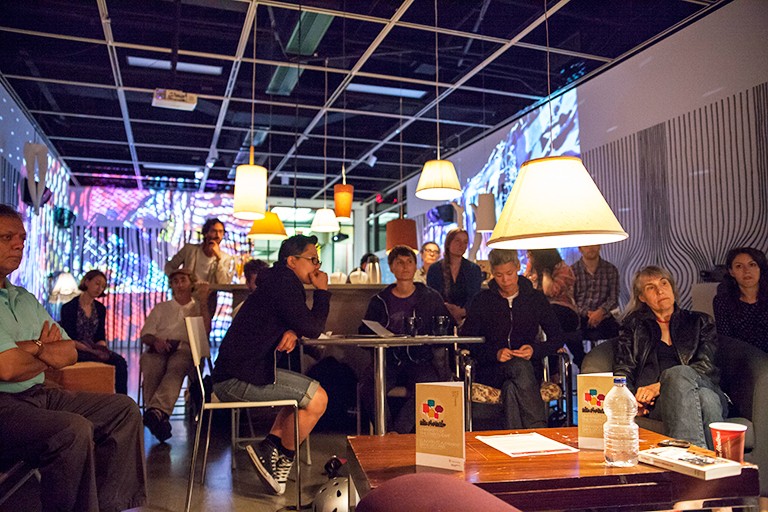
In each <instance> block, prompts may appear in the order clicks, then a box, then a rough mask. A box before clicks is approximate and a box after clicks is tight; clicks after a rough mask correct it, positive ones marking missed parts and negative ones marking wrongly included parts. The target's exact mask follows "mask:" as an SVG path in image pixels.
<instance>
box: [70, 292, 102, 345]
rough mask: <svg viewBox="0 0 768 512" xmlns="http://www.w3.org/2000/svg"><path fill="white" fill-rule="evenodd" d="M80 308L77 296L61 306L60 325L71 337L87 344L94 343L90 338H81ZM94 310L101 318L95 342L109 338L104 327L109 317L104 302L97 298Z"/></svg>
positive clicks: (94, 302)
mask: <svg viewBox="0 0 768 512" xmlns="http://www.w3.org/2000/svg"><path fill="white" fill-rule="evenodd" d="M78 309H80V297H75V298H74V299H72V300H71V301H69V302H67V303H66V304H64V305H63V306H61V321H60V322H59V325H60V326H61V328H62V329H64V330H65V331H66V333H67V335H68V336H69V337H70V339H73V340H77V341H80V342H82V343H84V344H86V345H92V344H91V343H89V341H88V340H81V339H80V333H78V332H77V310H78ZM93 311H94V313H96V317H97V318H98V319H99V324H98V327H97V328H96V333H95V337H96V339H95V340H93V344H95V343H96V342H97V341H101V340H105V341H106V339H107V334H106V332H105V329H104V323H105V319H106V317H107V308H106V307H104V304H102V303H101V302H99V301H97V300H95V301H93Z"/></svg>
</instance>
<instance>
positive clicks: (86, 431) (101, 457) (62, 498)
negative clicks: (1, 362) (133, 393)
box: [0, 385, 146, 512]
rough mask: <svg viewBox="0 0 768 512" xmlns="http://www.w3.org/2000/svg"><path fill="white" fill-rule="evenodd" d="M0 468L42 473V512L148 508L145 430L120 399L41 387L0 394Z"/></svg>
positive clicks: (128, 400) (128, 404) (125, 399)
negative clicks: (13, 465) (22, 465)
mask: <svg viewBox="0 0 768 512" xmlns="http://www.w3.org/2000/svg"><path fill="white" fill-rule="evenodd" d="M0 460H2V461H3V462H4V463H8V462H13V461H17V460H24V461H26V462H27V463H29V464H30V465H32V466H36V467H38V468H39V469H40V474H41V476H42V478H41V481H40V487H41V490H40V495H41V501H42V509H43V510H72V511H78V512H80V511H82V512H97V511H101V512H112V511H119V510H125V509H128V508H133V507H138V506H141V505H143V504H144V503H145V502H146V488H145V469H144V426H143V425H142V421H141V414H140V413H139V408H138V406H137V405H136V402H134V401H133V400H132V399H131V398H129V397H127V396H125V395H110V394H104V393H75V392H71V391H65V390H62V389H50V388H45V387H43V386H42V385H37V386H33V387H32V388H30V389H28V390H27V391H24V392H22V393H0Z"/></svg>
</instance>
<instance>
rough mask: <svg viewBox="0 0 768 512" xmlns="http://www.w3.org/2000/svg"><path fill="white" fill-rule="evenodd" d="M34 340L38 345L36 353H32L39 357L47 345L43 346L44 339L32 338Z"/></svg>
mask: <svg viewBox="0 0 768 512" xmlns="http://www.w3.org/2000/svg"><path fill="white" fill-rule="evenodd" d="M32 341H33V343H34V344H35V345H37V351H36V352H35V353H34V354H32V355H33V356H34V357H38V358H39V357H40V354H42V353H43V348H45V347H44V346H43V342H42V341H40V340H32Z"/></svg>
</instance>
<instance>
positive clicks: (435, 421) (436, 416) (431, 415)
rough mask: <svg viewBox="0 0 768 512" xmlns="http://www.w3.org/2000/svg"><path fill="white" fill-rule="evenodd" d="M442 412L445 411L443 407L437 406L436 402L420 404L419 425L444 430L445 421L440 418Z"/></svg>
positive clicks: (428, 401) (442, 414) (430, 401)
mask: <svg viewBox="0 0 768 512" xmlns="http://www.w3.org/2000/svg"><path fill="white" fill-rule="evenodd" d="M444 412H445V409H443V406H442V405H440V404H438V403H437V401H436V400H432V399H430V400H427V401H426V402H424V403H422V404H421V416H422V417H421V421H420V422H419V424H420V425H422V426H426V427H440V428H444V427H445V426H446V425H445V421H444V420H443V418H442V416H444Z"/></svg>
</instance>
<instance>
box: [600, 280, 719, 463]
mask: <svg viewBox="0 0 768 512" xmlns="http://www.w3.org/2000/svg"><path fill="white" fill-rule="evenodd" d="M676 300H677V289H676V288H675V282H674V280H673V279H672V275H671V274H670V273H669V271H667V270H665V269H663V268H660V267H655V266H649V267H645V268H644V269H642V270H640V271H639V272H637V273H636V274H635V277H634V279H633V281H632V300H631V301H630V303H629V305H628V306H627V311H626V312H625V315H624V321H623V325H622V326H621V332H620V334H619V340H618V343H617V345H616V349H615V355H614V364H613V372H614V374H615V375H624V376H626V377H627V387H628V388H629V389H630V390H631V391H632V392H633V393H634V394H635V398H636V399H637V403H638V415H640V416H646V415H647V416H648V417H649V418H652V419H659V420H661V421H662V422H663V423H664V434H666V435H668V436H670V437H674V438H677V439H684V440H686V441H689V442H691V443H693V444H695V445H697V446H702V447H706V446H709V447H710V448H712V438H711V434H710V432H709V428H708V425H709V424H710V423H712V422H715V421H722V420H723V418H724V417H725V416H726V415H727V412H728V399H727V397H726V396H725V394H724V393H723V392H722V391H721V390H720V387H719V386H718V382H719V371H718V369H717V367H716V366H715V363H714V358H715V351H716V349H717V333H716V332H715V325H714V323H713V322H712V320H711V318H710V317H709V316H708V315H706V314H704V313H698V312H695V311H688V310H685V309H681V308H679V307H678V306H677V305H676Z"/></svg>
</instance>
